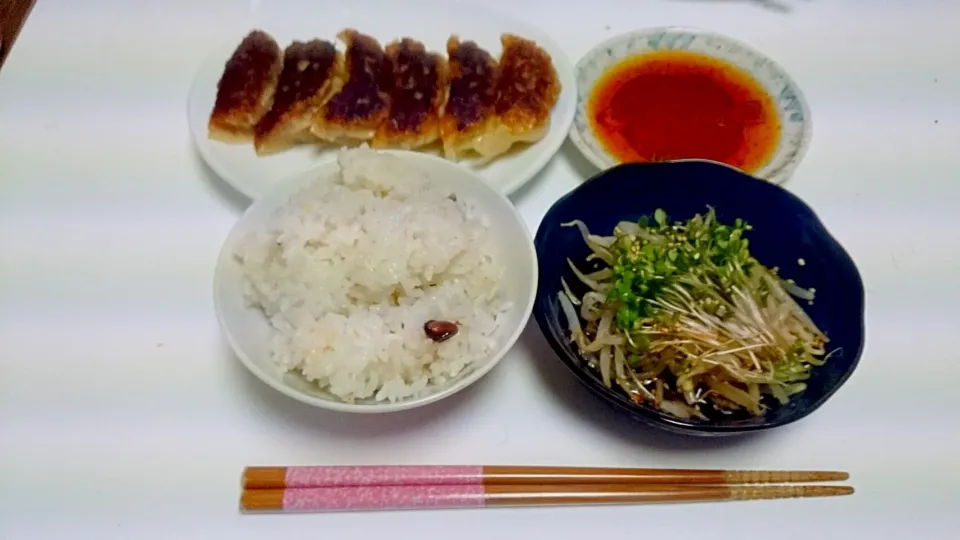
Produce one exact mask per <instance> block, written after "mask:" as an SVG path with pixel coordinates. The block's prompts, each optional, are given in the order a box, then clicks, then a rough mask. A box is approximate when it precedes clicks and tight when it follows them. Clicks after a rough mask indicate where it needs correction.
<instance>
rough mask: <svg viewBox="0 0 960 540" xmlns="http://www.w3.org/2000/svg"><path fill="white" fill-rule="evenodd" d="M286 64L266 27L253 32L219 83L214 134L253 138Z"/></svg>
mask: <svg viewBox="0 0 960 540" xmlns="http://www.w3.org/2000/svg"><path fill="white" fill-rule="evenodd" d="M282 68H283V56H282V54H281V51H280V46H279V45H277V42H276V41H275V40H274V39H273V37H271V36H270V35H269V34H267V33H266V32H264V31H262V30H254V31H252V32H250V34H248V35H247V37H245V38H244V39H243V41H242V42H240V45H239V46H237V48H236V50H234V52H233V55H232V56H231V57H230V59H229V60H227V63H226V66H225V67H224V70H223V75H222V76H221V77H220V82H219V83H218V84H217V97H216V101H215V103H214V106H213V111H212V112H211V114H210V121H209V123H208V129H209V136H210V138H212V139H217V140H222V141H228V142H240V141H249V140H250V138H251V137H253V132H254V126H256V124H257V122H259V121H260V119H261V118H262V117H263V115H264V114H266V112H267V111H268V110H269V109H270V106H271V105H272V103H273V97H274V92H275V91H276V87H277V79H278V78H279V76H280V70H281V69H282Z"/></svg>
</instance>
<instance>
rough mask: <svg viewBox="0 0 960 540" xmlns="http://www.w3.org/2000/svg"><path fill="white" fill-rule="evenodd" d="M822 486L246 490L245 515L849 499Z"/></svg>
mask: <svg viewBox="0 0 960 540" xmlns="http://www.w3.org/2000/svg"><path fill="white" fill-rule="evenodd" d="M852 493H853V488H852V487H849V486H824V485H779V486H754V485H669V484H651V485H643V484H633V485H631V484H601V485H576V484H565V485H554V486H551V485H541V486H537V485H519V486H518V485H499V486H495V485H494V486H483V485H447V486H443V485H439V486H438V485H433V486H359V487H326V488H288V489H246V490H244V491H243V494H242V495H241V498H240V507H241V510H243V511H244V512H249V513H260V512H280V513H293V512H344V511H375V510H412V509H427V508H434V509H437V508H482V507H490V506H552V505H584V504H630V503H633V504H646V503H668V502H707V501H731V500H759V499H782V498H797V497H831V496H839V495H850V494H852Z"/></svg>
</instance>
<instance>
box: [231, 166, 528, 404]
mask: <svg viewBox="0 0 960 540" xmlns="http://www.w3.org/2000/svg"><path fill="white" fill-rule="evenodd" d="M384 153H388V154H393V155H398V156H400V157H402V158H403V159H404V161H406V162H407V163H408V164H409V165H410V166H412V167H414V168H416V169H417V170H418V171H422V172H423V173H425V174H427V175H428V176H429V177H430V178H431V179H432V181H433V182H435V183H438V184H440V185H443V186H446V187H449V189H450V191H451V192H453V193H456V194H457V195H459V196H461V197H464V198H468V199H470V200H472V201H473V203H474V205H475V206H476V208H477V209H478V210H479V211H480V212H482V213H483V214H484V215H485V216H486V217H487V218H488V219H489V220H490V228H491V231H492V232H493V234H494V235H495V237H496V238H497V240H498V243H499V248H500V251H501V253H502V254H503V256H507V255H509V257H510V260H509V264H507V265H506V266H505V270H504V276H503V293H504V296H505V298H506V299H507V300H508V301H509V302H510V303H511V307H510V308H509V309H508V310H507V311H506V313H505V315H504V317H503V319H502V321H501V323H500V327H499V328H498V329H497V330H496V331H495V333H494V334H493V337H494V339H495V340H496V346H495V348H494V349H493V350H492V351H491V352H490V355H489V356H488V357H487V359H486V361H482V362H478V363H476V364H474V365H473V366H471V367H469V368H468V369H466V370H464V371H463V372H461V373H460V374H459V375H458V376H457V377H455V378H453V379H452V380H450V381H448V382H447V383H445V384H443V385H437V386H432V387H428V393H425V394H423V395H422V396H420V397H417V398H412V399H405V400H402V401H397V402H394V403H391V402H377V401H373V400H365V401H359V402H356V403H345V402H343V401H341V400H339V399H337V398H336V397H334V396H333V395H332V394H330V393H329V392H326V391H324V390H321V389H320V388H319V387H318V386H317V385H315V384H312V383H309V382H307V381H306V380H305V379H303V378H302V377H298V376H296V375H293V374H289V373H285V372H284V371H283V370H282V369H281V368H280V367H279V366H278V365H277V364H276V363H275V362H274V360H273V356H272V355H271V345H272V341H273V336H274V334H275V332H276V331H275V330H274V328H273V326H272V325H271V324H270V321H269V320H268V319H267V318H266V317H265V316H264V314H263V312H262V311H260V310H258V309H256V308H253V307H250V306H248V305H247V303H246V301H245V299H244V294H243V271H242V269H241V267H240V265H239V264H238V263H237V260H236V259H235V258H234V253H236V250H237V248H238V247H239V243H240V242H241V241H242V240H243V239H244V238H245V237H246V236H247V235H248V234H249V233H251V232H254V231H258V230H262V229H264V228H265V227H268V226H269V224H270V223H271V222H272V220H273V219H274V216H275V215H276V212H277V211H278V210H279V209H280V208H282V207H283V206H284V205H286V204H288V201H289V200H290V197H291V196H293V195H294V194H296V193H298V192H300V191H301V190H302V189H304V188H306V187H308V186H309V185H311V184H313V183H315V182H323V181H328V180H329V179H331V178H333V177H334V175H335V174H338V173H339V170H340V168H339V165H338V163H337V161H336V155H334V157H333V159H332V160H328V161H327V162H325V163H323V164H320V165H316V166H314V167H313V168H311V169H309V170H307V171H301V172H300V173H298V174H296V175H294V176H292V177H289V178H286V179H283V180H281V181H279V182H276V183H275V185H274V186H271V189H270V190H269V192H267V193H265V194H264V195H263V196H262V197H260V198H259V199H257V200H256V201H254V203H253V204H251V205H250V206H249V207H248V208H247V210H246V212H244V214H243V216H242V217H241V218H240V220H239V221H237V223H236V224H235V225H234V227H233V229H232V230H231V231H230V234H229V235H228V236H227V239H226V240H225V241H224V243H223V247H222V248H221V251H220V255H219V258H218V260H217V267H216V270H215V272H214V283H213V300H214V307H215V310H216V313H217V320H218V321H219V322H220V328H221V330H222V331H223V333H224V336H225V337H226V339H227V342H228V343H229V344H230V347H231V348H232V349H233V351H234V353H235V354H236V356H237V358H239V360H240V362H241V363H242V364H243V365H244V366H245V367H246V368H247V369H248V370H250V372H251V373H253V374H254V375H255V376H256V377H257V378H258V379H260V380H261V381H263V382H264V383H266V384H267V385H269V386H270V387H272V388H274V389H275V390H277V391H279V392H281V393H283V394H285V395H287V396H289V397H292V398H293V399H296V400H298V401H301V402H303V403H307V404H309V405H313V406H315V407H320V408H323V409H329V410H334V411H340V412H352V413H384V412H395V411H401V410H405V409H412V408H414V407H421V406H423V405H427V404H429V403H433V402H435V401H439V400H441V399H443V398H446V397H449V396H451V395H453V394H455V393H457V392H459V391H460V390H462V389H464V388H466V387H467V386H470V385H471V384H473V383H474V382H476V381H477V380H479V379H480V378H481V377H483V376H484V375H485V374H486V373H488V372H490V370H492V369H493V368H494V367H495V366H496V365H497V363H499V362H500V360H501V359H502V358H503V357H504V355H505V354H506V353H507V352H508V351H509V350H510V348H511V347H512V346H513V345H514V343H516V341H517V339H518V338H519V337H520V333H521V332H522V331H523V328H524V327H525V326H526V324H527V321H528V320H529V319H530V314H531V312H532V310H533V301H534V297H535V296H536V292H537V279H538V275H537V252H536V250H535V249H534V247H533V240H532V238H531V236H530V232H529V230H528V229H527V226H526V223H525V222H524V221H523V218H522V217H521V216H520V214H519V213H518V212H517V209H516V208H515V207H514V206H513V204H512V203H511V202H510V200H509V199H507V198H506V196H504V195H503V194H502V193H500V192H498V191H496V190H494V189H492V187H491V186H490V185H489V184H488V183H487V182H485V181H484V180H483V179H482V178H480V177H479V176H478V175H477V174H476V173H474V172H472V171H470V170H468V169H465V168H463V167H460V166H458V165H456V164H454V163H452V162H450V161H447V160H445V159H442V158H439V157H436V156H432V155H429V154H422V153H417V152H404V151H385V152H384Z"/></svg>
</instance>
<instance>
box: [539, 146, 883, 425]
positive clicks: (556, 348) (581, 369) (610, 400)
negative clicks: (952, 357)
mask: <svg viewBox="0 0 960 540" xmlns="http://www.w3.org/2000/svg"><path fill="white" fill-rule="evenodd" d="M678 164H679V165H687V164H695V165H707V166H711V167H715V166H720V167H724V168H726V169H729V170H731V171H733V172H735V173H737V175H738V176H740V177H743V178H744V179H750V180H754V181H756V182H758V185H763V184H767V185H769V186H770V187H771V188H772V189H774V190H776V191H778V192H780V193H781V194H782V195H786V196H787V199H788V200H790V201H791V202H792V203H794V204H797V206H798V208H801V209H802V210H803V211H804V212H806V213H808V214H809V216H810V217H811V218H813V220H814V222H815V223H816V225H817V227H818V228H819V230H820V231H821V232H822V233H823V236H824V237H825V238H826V239H828V240H829V241H830V242H832V243H833V244H834V246H835V247H836V248H837V249H838V251H839V253H840V255H841V256H842V257H843V258H844V259H846V261H845V262H848V263H849V267H850V269H852V270H853V271H854V275H855V276H856V285H857V290H856V293H857V295H858V297H859V298H860V300H861V302H860V310H859V313H858V317H857V327H858V328H859V331H860V335H861V339H860V340H859V342H858V343H857V348H856V350H855V351H852V353H853V354H852V355H851V357H850V358H851V359H850V363H849V367H847V369H846V370H845V371H844V372H843V374H842V375H841V376H840V377H839V378H838V379H837V381H836V383H835V384H834V385H833V386H832V387H830V388H828V389H826V390H825V391H824V393H823V395H822V396H821V397H820V398H819V399H818V400H817V401H815V402H813V403H811V404H810V405H809V406H808V407H805V408H798V409H794V410H793V412H792V413H790V414H788V415H785V416H784V417H783V418H780V419H777V420H764V421H762V422H759V423H754V424H745V425H730V424H724V423H703V422H698V421H695V420H685V419H682V418H677V417H674V416H670V415H669V414H667V413H665V412H662V411H658V410H657V409H654V408H652V407H649V406H646V405H643V404H639V403H634V402H633V401H630V400H629V399H628V398H627V397H626V396H625V395H624V394H623V392H622V391H620V390H618V389H617V388H615V387H614V388H607V387H606V386H604V385H603V383H602V382H601V381H599V380H597V379H595V378H593V377H591V376H590V374H589V373H588V372H587V370H588V369H589V368H587V367H586V366H584V365H583V361H582V358H580V357H579V356H578V357H577V358H572V357H571V356H570V354H568V352H567V351H566V350H564V348H563V347H562V346H561V344H560V342H558V341H557V340H556V339H555V338H554V336H553V335H552V332H551V331H550V324H549V322H550V321H549V320H548V317H547V313H546V309H545V307H546V305H547V302H548V298H549V297H550V296H552V295H553V294H555V291H541V290H540V289H539V288H538V290H537V301H536V303H535V304H534V309H533V317H534V319H535V320H536V321H537V326H538V327H539V328H540V332H541V334H543V336H544V339H546V341H547V343H548V344H549V345H550V348H551V350H553V352H554V354H555V355H556V356H557V357H558V359H559V360H560V361H561V363H563V365H564V366H566V367H567V369H569V370H570V371H571V372H573V375H574V376H575V377H576V378H577V380H578V381H580V383H581V384H583V385H584V386H586V387H587V389H588V390H590V391H591V393H593V394H595V395H596V396H598V397H600V398H602V399H603V401H604V402H605V403H607V404H608V405H612V406H614V407H616V408H618V409H619V410H621V411H622V412H624V413H626V414H627V415H629V416H630V417H632V418H634V419H636V420H639V421H640V422H642V423H644V424H647V425H649V426H652V427H656V428H660V429H664V430H666V431H669V432H673V433H677V434H682V435H696V436H726V435H742V434H748V433H756V432H759V431H765V430H768V429H773V428H777V427H781V426H785V425H787V424H792V423H794V422H797V421H799V420H802V419H803V418H806V417H807V416H809V415H811V414H812V413H813V412H815V411H816V410H817V409H819V408H820V407H822V406H823V405H824V404H825V403H826V402H827V401H829V400H830V398H832V397H833V396H834V395H835V394H836V393H837V392H838V391H839V390H840V388H841V387H843V386H844V385H845V384H846V382H847V381H848V380H849V379H850V377H851V376H852V375H853V373H854V371H856V369H857V367H858V366H859V364H860V361H861V359H862V356H863V351H864V349H865V347H866V341H867V334H866V288H865V285H864V282H863V276H862V274H861V273H860V271H859V268H857V265H856V263H855V262H854V261H853V258H852V257H851V256H850V254H849V253H848V252H847V250H846V248H844V247H843V245H842V244H841V243H840V242H839V241H838V240H837V239H836V237H834V236H833V234H832V233H831V232H830V231H829V229H827V227H826V226H825V225H824V223H823V221H822V220H821V219H820V216H819V215H817V213H816V212H815V211H814V210H813V208H812V207H811V206H810V205H808V204H807V203H806V202H804V201H803V200H802V199H800V198H799V197H798V196H796V195H795V194H793V193H792V192H790V191H789V190H787V189H786V188H784V187H783V186H780V185H777V184H773V183H771V182H766V181H764V180H762V179H759V178H756V177H754V176H751V175H750V174H748V173H746V172H744V171H742V170H740V169H738V168H736V167H732V166H730V165H727V164H725V163H720V162H716V161H711V160H705V159H684V160H675V161H660V162H650V163H621V164H618V165H615V166H614V167H611V168H609V169H607V170H604V171H600V172H599V173H597V174H595V175H594V176H592V177H591V178H590V179H588V180H587V181H586V182H583V183H582V184H580V185H579V186H577V187H576V188H574V189H572V190H570V191H569V192H567V193H566V194H564V195H563V196H562V197H560V198H558V199H557V200H556V201H555V202H554V203H553V204H552V205H551V206H550V208H548V209H547V211H546V212H545V213H544V217H543V219H542V220H541V221H540V225H539V226H538V227H537V232H536V234H535V235H534V245H535V246H536V248H537V252H538V254H539V252H540V249H541V244H542V242H543V241H544V235H545V234H546V231H547V229H548V228H554V226H553V225H549V224H548V223H549V221H551V220H550V218H551V214H552V213H553V212H555V211H556V209H557V208H559V207H560V206H561V205H563V204H564V203H565V202H566V201H569V200H570V199H572V198H574V197H576V196H577V194H578V193H581V192H582V191H583V190H585V189H587V186H588V185H591V184H593V183H594V181H596V180H598V179H599V178H601V177H603V176H607V175H609V174H610V173H611V172H613V171H618V170H620V169H625V168H658V167H669V166H673V165H678ZM552 221H556V220H552ZM538 261H539V259H538ZM543 286H544V285H543V281H542V280H541V282H540V285H539V287H543Z"/></svg>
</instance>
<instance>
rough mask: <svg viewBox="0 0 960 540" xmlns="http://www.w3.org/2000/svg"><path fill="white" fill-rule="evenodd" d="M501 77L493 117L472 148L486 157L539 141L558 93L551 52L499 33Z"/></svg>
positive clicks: (544, 132)
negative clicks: (490, 125)
mask: <svg viewBox="0 0 960 540" xmlns="http://www.w3.org/2000/svg"><path fill="white" fill-rule="evenodd" d="M500 39H501V42H502V43H503V53H502V54H501V55H500V78H499V79H498V80H497V101H496V104H495V105H494V114H495V116H496V120H495V122H494V124H495V125H494V126H493V127H491V128H490V129H489V130H488V131H487V133H486V134H485V135H484V137H483V138H482V139H480V140H478V141H477V142H476V144H475V145H474V150H476V151H477V153H479V154H480V155H482V156H484V157H485V158H493V157H496V156H499V155H501V154H503V153H505V152H507V151H508V150H510V148H511V147H513V145H514V144H516V143H533V142H536V141H539V140H540V139H542V138H543V137H544V136H546V134H547V132H548V131H549V129H550V114H551V110H552V109H553V107H554V105H556V103H557V98H558V97H559V96H560V81H559V80H558V78H557V72H556V68H554V66H553V60H552V59H551V58H550V55H549V54H548V53H547V52H546V51H545V50H543V49H542V48H541V47H539V46H538V45H537V44H536V43H534V42H533V41H530V40H528V39H524V38H521V37H518V36H514V35H512V34H504V35H503V36H501V38H500Z"/></svg>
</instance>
